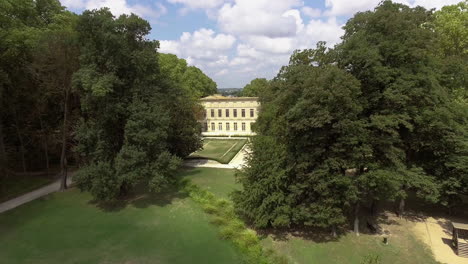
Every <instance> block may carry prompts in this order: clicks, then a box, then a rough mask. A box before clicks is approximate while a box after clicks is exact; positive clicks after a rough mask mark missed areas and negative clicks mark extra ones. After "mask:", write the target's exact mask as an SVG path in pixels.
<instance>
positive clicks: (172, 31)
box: [61, 0, 460, 88]
mask: <svg viewBox="0 0 468 264" xmlns="http://www.w3.org/2000/svg"><path fill="white" fill-rule="evenodd" d="M61 1H62V4H63V5H64V6H67V7H68V9H69V10H72V11H74V12H77V13H80V12H81V11H82V10H84V9H94V8H100V7H105V6H106V7H109V8H110V10H111V11H112V12H113V13H114V15H120V14H123V13H128V14H129V13H135V14H137V15H140V16H142V17H144V18H145V19H146V20H148V21H149V22H150V23H151V26H152V32H151V35H150V36H149V37H150V38H151V39H157V40H160V43H161V49H160V52H165V53H173V54H176V55H177V56H179V57H180V58H184V59H186V60H187V62H188V63H189V64H190V65H195V66H197V67H199V68H200V69H202V70H203V71H204V72H205V73H206V74H208V75H209V76H210V77H211V78H212V79H213V80H215V81H216V82H217V83H218V87H219V88H241V87H243V86H244V85H245V84H247V83H248V82H250V80H252V79H254V78H257V77H264V78H267V79H271V78H272V77H274V76H275V75H276V73H277V72H278V70H279V68H280V67H281V66H282V65H286V64H287V63H288V60H289V56H290V54H291V53H292V52H293V51H294V50H295V49H304V48H312V47H314V46H315V43H316V42H317V41H320V40H323V41H326V42H327V43H328V45H330V46H332V45H333V44H335V43H337V42H338V41H339V40H340V37H341V35H342V33H343V30H342V29H341V27H342V26H343V24H344V23H345V22H346V20H347V19H349V18H350V17H351V16H352V15H353V14H354V13H355V12H358V11H365V10H369V9H372V8H374V7H375V6H376V5H377V4H378V3H379V2H380V0H304V1H301V0H61ZM397 1H398V2H402V3H405V4H407V5H410V6H416V5H421V6H424V7H426V8H440V7H442V6H444V5H448V4H454V3H457V2H459V1H460V0H397Z"/></svg>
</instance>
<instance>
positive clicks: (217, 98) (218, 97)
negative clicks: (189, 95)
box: [200, 94, 258, 101]
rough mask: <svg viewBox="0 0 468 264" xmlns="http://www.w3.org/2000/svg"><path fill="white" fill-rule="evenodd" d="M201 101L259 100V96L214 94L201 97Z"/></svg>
mask: <svg viewBox="0 0 468 264" xmlns="http://www.w3.org/2000/svg"><path fill="white" fill-rule="evenodd" d="M200 100H201V101H240V100H253V101H257V100H258V97H227V96H223V95H220V94H214V95H210V96H207V97H203V98H201V99H200Z"/></svg>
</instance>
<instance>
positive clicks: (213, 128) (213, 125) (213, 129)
mask: <svg viewBox="0 0 468 264" xmlns="http://www.w3.org/2000/svg"><path fill="white" fill-rule="evenodd" d="M211 131H215V124H214V122H213V123H211Z"/></svg>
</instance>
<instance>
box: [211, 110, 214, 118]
mask: <svg viewBox="0 0 468 264" xmlns="http://www.w3.org/2000/svg"><path fill="white" fill-rule="evenodd" d="M211 117H214V109H211Z"/></svg>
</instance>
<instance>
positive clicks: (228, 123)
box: [200, 95, 259, 136]
mask: <svg viewBox="0 0 468 264" xmlns="http://www.w3.org/2000/svg"><path fill="white" fill-rule="evenodd" d="M200 102H201V104H202V105H203V107H204V109H205V112H204V118H203V120H200V122H201V124H202V135H203V136H252V135H255V133H254V132H253V131H252V127H253V126H254V124H255V121H256V120H257V116H258V110H259V103H258V98H257V97H225V96H221V95H212V96H208V97H205V98H202V99H200Z"/></svg>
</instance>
